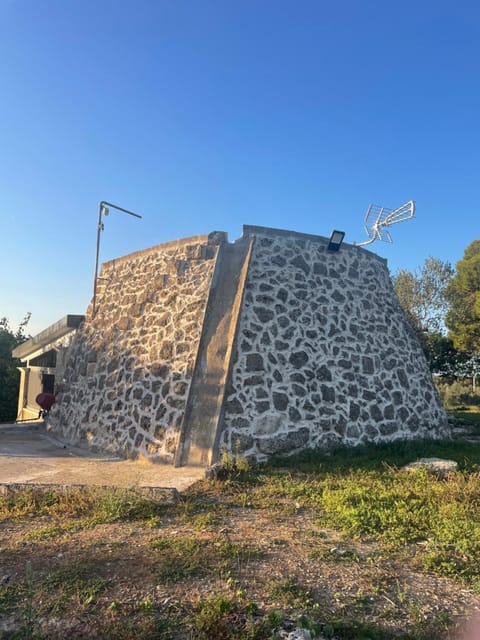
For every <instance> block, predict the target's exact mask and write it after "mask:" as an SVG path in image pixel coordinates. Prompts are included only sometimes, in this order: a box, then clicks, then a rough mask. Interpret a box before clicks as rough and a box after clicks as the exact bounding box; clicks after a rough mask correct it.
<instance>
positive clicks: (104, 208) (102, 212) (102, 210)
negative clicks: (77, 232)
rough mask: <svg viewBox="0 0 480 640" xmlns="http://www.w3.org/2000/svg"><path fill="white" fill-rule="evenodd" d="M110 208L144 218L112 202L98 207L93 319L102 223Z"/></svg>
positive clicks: (103, 202)
mask: <svg viewBox="0 0 480 640" xmlns="http://www.w3.org/2000/svg"><path fill="white" fill-rule="evenodd" d="M107 205H108V206H107ZM109 207H111V208H112V209H116V210H117V211H121V212H122V213H128V215H129V216H134V217H135V218H141V217H142V216H140V215H139V214H138V213H133V211H129V210H128V209H123V208H122V207H119V206H117V205H116V204H112V203H111V202H105V200H102V201H101V202H100V204H99V205H98V224H97V253H96V256H95V277H94V280H93V300H92V317H93V316H94V315H95V309H96V302H97V280H98V258H99V256H100V234H101V233H102V231H103V229H104V226H103V222H102V215H103V216H108V214H109V213H110V209H109Z"/></svg>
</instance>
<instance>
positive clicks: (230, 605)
mask: <svg viewBox="0 0 480 640" xmlns="http://www.w3.org/2000/svg"><path fill="white" fill-rule="evenodd" d="M255 612H256V607H251V606H250V605H249V604H246V605H241V604H239V603H238V602H236V601H233V600H230V599H227V598H225V597H224V596H214V597H212V598H208V599H206V600H203V601H201V602H200V604H199V610H198V612H197V613H196V615H195V616H194V617H193V620H192V635H193V637H194V638H196V639H198V640H212V639H213V638H215V640H267V638H271V631H272V629H271V626H270V625H269V624H267V623H266V622H265V621H264V620H261V619H259V618H257V617H256V616H255Z"/></svg>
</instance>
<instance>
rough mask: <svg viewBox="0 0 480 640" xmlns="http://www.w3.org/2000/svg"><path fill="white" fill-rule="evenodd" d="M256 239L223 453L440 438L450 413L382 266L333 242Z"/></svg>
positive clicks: (268, 235)
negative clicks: (335, 246)
mask: <svg viewBox="0 0 480 640" xmlns="http://www.w3.org/2000/svg"><path fill="white" fill-rule="evenodd" d="M246 232H250V233H253V234H254V235H255V237H256V239H255V246H254V250H253V254H252V259H251V263H250V270H249V273H248V277H247V282H246V291H245V294H244V302H243V308H242V310H241V314H240V326H239V330H238V333H237V342H236V356H235V360H234V364H233V367H232V373H231V379H230V388H229V390H228V392H229V393H228V396H227V401H226V404H225V408H224V419H223V436H222V442H223V446H224V447H226V448H227V449H228V450H230V451H235V450H236V448H237V447H238V446H239V447H240V450H241V451H242V452H243V453H244V454H245V455H248V456H250V457H252V458H256V459H258V460H261V459H264V458H266V457H267V456H269V455H271V454H276V453H282V454H285V453H291V452H294V451H296V450H298V449H300V448H307V447H317V446H320V447H321V446H330V445H332V444H335V443H344V444H351V445H356V444H360V443H362V442H365V441H380V440H392V439H396V438H413V437H439V436H441V435H446V429H447V420H446V415H445V413H444V411H443V409H442V407H441V405H440V402H439V399H438V396H437V394H436V391H435V389H434V387H433V383H432V379H431V375H430V372H429V370H428V367H427V364H426V361H425V358H424V356H423V353H422V350H421V348H420V345H419V344H418V341H417V340H416V338H415V337H414V335H413V334H412V332H411V330H410V329H409V327H408V324H407V322H406V319H405V317H404V314H403V311H402V310H401V308H400V305H399V303H398V301H397V298H396V296H395V293H394V291H393V287H392V284H391V281H390V277H389V273H388V269H387V266H386V262H385V261H384V260H383V259H382V258H379V257H378V256H376V255H375V254H373V253H371V252H369V251H366V250H364V249H361V248H359V247H354V246H351V245H347V244H344V245H343V246H342V247H341V249H340V251H338V252H329V251H327V248H326V247H327V244H328V240H327V239H325V238H320V237H312V236H303V235H302V234H294V233H289V232H281V231H278V230H267V229H262V228H258V227H246Z"/></svg>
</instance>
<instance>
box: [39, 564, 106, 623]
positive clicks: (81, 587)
mask: <svg viewBox="0 0 480 640" xmlns="http://www.w3.org/2000/svg"><path fill="white" fill-rule="evenodd" d="M108 586H109V581H108V580H105V579H104V578H102V577H100V576H98V575H97V573H96V567H95V565H93V564H92V563H88V562H85V563H77V564H73V565H70V566H67V567H64V568H62V569H59V570H57V571H55V572H54V573H52V574H51V575H49V576H48V577H47V578H45V579H44V580H43V581H42V582H41V583H38V584H37V585H36V589H37V592H38V593H40V592H41V593H42V597H41V599H42V600H43V605H42V610H43V612H44V613H49V614H58V613H61V612H63V611H65V609H67V608H68V606H69V605H75V606H76V607H86V606H88V605H90V604H92V603H93V602H95V600H96V598H97V596H98V595H99V594H100V593H102V592H103V591H105V590H106V589H107V588H108Z"/></svg>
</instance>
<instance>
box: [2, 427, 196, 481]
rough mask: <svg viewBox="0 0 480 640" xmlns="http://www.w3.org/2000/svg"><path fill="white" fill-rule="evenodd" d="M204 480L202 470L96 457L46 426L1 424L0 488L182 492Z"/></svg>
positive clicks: (101, 455)
mask: <svg viewBox="0 0 480 640" xmlns="http://www.w3.org/2000/svg"><path fill="white" fill-rule="evenodd" d="M204 476H205V469H204V468H201V467H191V466H189V467H177V468H176V467H174V466H173V465H170V464H160V463H154V462H150V461H148V460H124V459H123V458H117V457H113V456H108V455H105V454H95V453H92V452H91V451H88V450H87V449H83V448H80V447H75V446H72V445H70V444H67V443H66V442H63V441H62V440H60V439H59V438H57V437H56V436H53V435H52V434H51V433H48V432H47V430H46V428H45V424H44V423H43V422H35V423H28V424H25V423H24V424H15V425H1V426H0V485H7V484H16V485H18V484H24V483H27V484H33V485H35V484H38V485H45V484H48V485H50V484H52V485H69V484H72V485H77V486H78V485H97V486H116V487H162V488H172V489H176V490H178V491H183V490H185V489H186V488H187V487H189V486H190V485H192V484H193V483H195V482H196V481H197V480H200V479H201V478H203V477H204Z"/></svg>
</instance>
